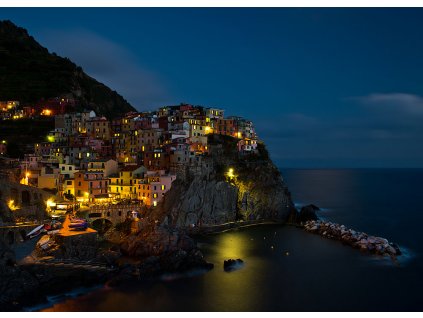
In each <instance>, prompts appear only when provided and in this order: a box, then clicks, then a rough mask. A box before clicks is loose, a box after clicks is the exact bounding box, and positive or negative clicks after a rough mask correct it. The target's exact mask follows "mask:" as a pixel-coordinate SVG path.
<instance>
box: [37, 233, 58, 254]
mask: <svg viewBox="0 0 423 318" xmlns="http://www.w3.org/2000/svg"><path fill="white" fill-rule="evenodd" d="M53 244H54V241H53V240H52V239H51V238H50V236H48V235H43V237H41V239H40V240H39V241H38V242H37V246H39V247H40V248H41V249H43V250H47V249H49V248H50V247H51V246H53Z"/></svg>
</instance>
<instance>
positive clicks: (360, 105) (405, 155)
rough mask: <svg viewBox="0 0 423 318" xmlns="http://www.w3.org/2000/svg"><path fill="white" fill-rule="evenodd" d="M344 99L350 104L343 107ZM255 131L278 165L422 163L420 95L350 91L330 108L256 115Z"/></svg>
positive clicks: (388, 164)
mask: <svg viewBox="0 0 423 318" xmlns="http://www.w3.org/2000/svg"><path fill="white" fill-rule="evenodd" d="M345 102H348V105H347V106H348V107H343V106H345ZM343 103H344V105H342V104H343ZM304 109H305V107H304ZM307 109H311V107H309V106H308V107H307ZM266 123H267V125H266ZM257 131H258V133H259V136H260V137H261V138H263V139H264V141H265V142H266V143H267V144H268V146H269V149H270V153H271V154H272V157H273V158H274V159H275V160H276V161H278V162H279V163H280V164H281V165H286V166H294V167H295V166H350V167H354V166H375V167H377V166H380V167H383V166H385V167H392V166H398V167H401V166H402V167H407V166H408V167H411V166H421V165H422V162H423V161H422V160H423V148H422V147H421V144H422V143H423V97H421V96H418V95H412V94H404V93H392V94H377V93H375V94H370V95H367V96H359V97H349V98H346V99H343V100H341V101H340V103H339V104H338V107H333V108H332V109H331V111H330V112H325V113H323V112H317V111H316V110H315V111H314V114H313V115H310V114H309V113H308V112H297V113H290V114H285V115H280V116H279V117H274V118H272V119H270V120H268V121H267V122H266V121H260V122H258V125H257Z"/></svg>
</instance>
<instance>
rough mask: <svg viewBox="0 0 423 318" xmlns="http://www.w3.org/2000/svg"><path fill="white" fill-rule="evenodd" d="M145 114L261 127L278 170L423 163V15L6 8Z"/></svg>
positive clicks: (5, 15) (1, 13)
mask: <svg viewBox="0 0 423 318" xmlns="http://www.w3.org/2000/svg"><path fill="white" fill-rule="evenodd" d="M0 19H9V20H11V21H12V22H14V23H15V24H17V25H19V26H21V27H24V28H26V29H27V30H28V31H29V33H30V34H31V35H33V36H34V38H35V39H36V40H37V41H38V42H40V44H41V45H43V46H45V47H47V48H48V49H49V50H50V52H56V53H57V54H59V55H61V56H66V57H69V58H70V59H71V60H73V61H74V62H75V63H77V64H79V65H81V66H82V67H83V69H84V70H85V71H86V72H87V73H88V74H89V75H91V76H92V77H94V78H96V79H97V80H99V81H101V82H104V83H105V84H106V85H108V86H109V87H111V88H112V89H115V90H117V91H118V92H119V93H120V94H121V95H123V96H124V97H125V98H126V99H127V100H128V101H129V102H130V103H131V104H132V105H133V106H134V107H136V108H137V109H138V110H140V111H141V110H151V109H154V108H156V107H158V106H163V105H169V104H178V103H180V102H187V103H191V104H195V105H203V106H212V107H221V108H223V109H225V110H226V115H231V114H233V115H240V116H243V117H246V118H248V119H251V120H253V121H254V122H255V124H256V127H257V131H258V134H259V136H260V137H261V138H262V139H263V140H264V141H265V142H266V144H267V145H268V147H269V150H270V153H271V156H272V158H273V159H274V160H275V162H276V163H277V164H278V165H279V166H281V167H309V168H316V167H328V168H329V167H423V10H422V9H308V8H303V9H288V8H286V9H285V8H282V9H270V8H268V9H241V8H235V9H184V8H175V9H170V8H169V9H158V8H157V9H148V8H130V9H124V8H120V9H116V8H112V9H97V8H93V9H66V8H65V9H43V8H38V9H7V8H0Z"/></svg>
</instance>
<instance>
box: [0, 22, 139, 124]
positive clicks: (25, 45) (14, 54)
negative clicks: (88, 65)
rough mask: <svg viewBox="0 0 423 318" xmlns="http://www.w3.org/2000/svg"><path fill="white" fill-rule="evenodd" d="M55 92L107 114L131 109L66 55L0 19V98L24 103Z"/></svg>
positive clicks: (115, 114) (125, 111) (52, 94)
mask: <svg viewBox="0 0 423 318" xmlns="http://www.w3.org/2000/svg"><path fill="white" fill-rule="evenodd" d="M58 96H66V97H68V98H74V99H76V100H77V101H78V105H79V106H78V107H79V108H81V109H82V108H89V109H93V110H94V111H95V112H96V113H97V114H99V115H104V116H106V117H109V118H113V117H117V116H119V115H121V114H124V113H127V112H130V111H134V110H135V109H134V108H133V107H132V106H131V105H130V104H129V103H128V102H127V101H126V100H125V99H124V98H123V97H122V96H121V95H119V94H118V93H117V92H115V91H112V90H111V89H110V88H108V87H107V86H105V85H104V84H102V83H99V82H98V81H96V80H95V79H93V78H91V77H90V76H88V75H87V74H85V73H84V71H83V70H82V68H81V67H79V66H77V65H76V64H74V63H73V62H72V61H70V60H69V59H68V58H63V57H60V56H57V55H56V54H54V53H49V51H48V50H47V49H46V48H44V47H42V46H41V45H40V44H38V43H37V41H35V39H34V38H33V37H32V36H30V35H29V34H28V32H27V31H26V30H25V29H23V28H20V27H17V26H16V25H14V24H13V23H12V22H10V21H0V100H19V101H21V103H24V104H25V103H36V102H38V101H40V100H41V99H48V98H53V97H58Z"/></svg>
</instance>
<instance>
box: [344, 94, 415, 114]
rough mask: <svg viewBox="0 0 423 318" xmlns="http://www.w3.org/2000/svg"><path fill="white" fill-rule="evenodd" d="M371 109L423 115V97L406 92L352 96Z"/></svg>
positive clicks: (389, 112) (353, 99)
mask: <svg viewBox="0 0 423 318" xmlns="http://www.w3.org/2000/svg"><path fill="white" fill-rule="evenodd" d="M350 100H352V101H357V102H359V103H360V104H362V105H365V106H368V107H369V109H373V110H377V111H380V112H385V113H388V114H398V113H401V114H405V115H412V116H414V115H417V116H423V97H421V96H418V95H413V94H406V93H389V94H380V93H375V94H370V95H367V96H359V97H351V98H350Z"/></svg>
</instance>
